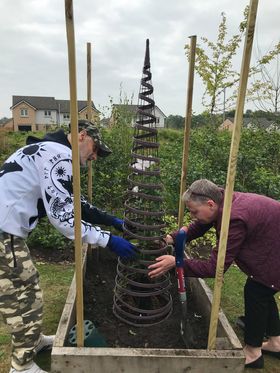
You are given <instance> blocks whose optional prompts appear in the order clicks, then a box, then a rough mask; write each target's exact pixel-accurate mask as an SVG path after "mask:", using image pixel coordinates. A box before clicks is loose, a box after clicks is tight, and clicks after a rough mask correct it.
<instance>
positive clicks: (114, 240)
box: [107, 234, 136, 258]
mask: <svg viewBox="0 0 280 373" xmlns="http://www.w3.org/2000/svg"><path fill="white" fill-rule="evenodd" d="M107 246H108V247H109V249H110V250H111V251H113V252H114V253H115V254H117V255H118V256H120V257H122V258H133V257H134V256H135V255H136V252H135V246H133V245H132V244H131V243H130V242H128V241H127V240H125V239H124V238H122V237H119V236H113V235H112V234H111V236H110V239H109V242H108V244H107Z"/></svg>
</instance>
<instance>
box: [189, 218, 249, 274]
mask: <svg viewBox="0 0 280 373" xmlns="http://www.w3.org/2000/svg"><path fill="white" fill-rule="evenodd" d="M245 239H246V225H245V224H244V222H243V221H242V220H238V219H235V220H231V221H230V225H229V235H228V241H227V249H226V257H225V266H224V272H226V271H227V269H228V268H229V267H230V265H231V264H232V262H233V261H234V260H235V258H236V257H237V256H238V253H239V251H240V249H241V247H242V243H243V242H244V240H245ZM217 257H218V245H217V247H216V248H215V249H213V250H212V253H211V256H210V258H209V259H208V260H200V259H185V260H184V265H185V266H184V269H185V275H186V276H188V277H201V278H204V277H215V274H216V265H217Z"/></svg>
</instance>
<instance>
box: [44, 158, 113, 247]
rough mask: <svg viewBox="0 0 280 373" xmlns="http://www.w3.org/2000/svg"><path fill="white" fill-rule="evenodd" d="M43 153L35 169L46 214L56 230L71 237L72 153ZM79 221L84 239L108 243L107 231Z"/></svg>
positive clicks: (72, 227) (72, 220)
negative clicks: (39, 163) (40, 162)
mask: <svg viewBox="0 0 280 373" xmlns="http://www.w3.org/2000/svg"><path fill="white" fill-rule="evenodd" d="M45 154H46V153H45ZM45 154H44V158H43V159H42V164H41V165H38V166H39V167H38V172H39V178H40V187H41V192H42V198H43V202H44V207H45V209H46V213H47V216H48V218H49V220H50V222H51V224H52V225H54V227H55V228H56V229H57V230H58V231H59V232H61V233H62V234H63V235H64V236H66V237H67V238H69V239H74V205H73V194H72V160H71V154H65V153H64V154H63V155H62V154H59V152H57V153H55V154H52V153H51V151H50V152H48V153H47V154H46V155H45ZM81 223H82V227H81V228H82V239H83V242H85V243H90V244H93V245H99V246H101V247H105V246H107V244H108V241H109V238H110V232H106V231H102V230H101V229H100V228H99V227H95V226H93V225H91V224H89V223H87V222H85V221H83V220H82V222H81Z"/></svg>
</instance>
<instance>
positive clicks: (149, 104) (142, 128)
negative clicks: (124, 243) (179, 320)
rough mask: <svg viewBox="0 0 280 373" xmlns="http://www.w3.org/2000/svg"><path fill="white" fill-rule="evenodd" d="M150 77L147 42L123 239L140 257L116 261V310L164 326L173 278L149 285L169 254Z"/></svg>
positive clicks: (130, 320)
mask: <svg viewBox="0 0 280 373" xmlns="http://www.w3.org/2000/svg"><path fill="white" fill-rule="evenodd" d="M151 77H152V74H151V71H150V53H149V40H147V41H146V53H145V60H144V67H143V75H142V79H141V85H140V92H139V100H138V111H137V120H136V123H135V126H134V137H133V146H132V152H131V157H132V159H131V164H130V170H131V173H130V175H129V177H128V183H129V187H128V190H127V199H126V201H125V214H124V222H125V223H124V237H125V238H127V239H129V240H130V241H131V242H132V243H134V244H135V245H136V246H137V247H138V249H139V254H138V257H137V259H136V260H133V261H132V260H131V261H128V260H125V259H121V258H119V259H118V265H117V276H116V285H115V295H114V306H113V312H114V314H115V315H116V316H117V317H118V318H119V319H120V320H122V321H124V322H125V323H127V324H130V325H133V326H139V327H140V326H151V325H154V324H157V323H160V322H162V321H163V320H165V319H166V318H168V316H169V315H170V314H171V312H172V298H171V295H170V293H169V287H170V279H169V274H165V275H163V276H161V277H158V278H157V279H155V280H151V279H150V278H149V277H148V269H147V267H148V266H149V265H150V264H151V263H154V261H155V258H156V257H158V256H160V255H164V254H166V253H167V251H168V248H167V246H166V244H165V242H164V240H163V237H164V231H163V229H164V227H165V224H164V221H163V216H164V211H163V197H162V189H163V188H162V184H161V182H160V159H159V156H158V149H159V143H158V139H157V133H158V131H157V128H156V117H155V113H154V111H155V103H154V100H153V86H152V82H151Z"/></svg>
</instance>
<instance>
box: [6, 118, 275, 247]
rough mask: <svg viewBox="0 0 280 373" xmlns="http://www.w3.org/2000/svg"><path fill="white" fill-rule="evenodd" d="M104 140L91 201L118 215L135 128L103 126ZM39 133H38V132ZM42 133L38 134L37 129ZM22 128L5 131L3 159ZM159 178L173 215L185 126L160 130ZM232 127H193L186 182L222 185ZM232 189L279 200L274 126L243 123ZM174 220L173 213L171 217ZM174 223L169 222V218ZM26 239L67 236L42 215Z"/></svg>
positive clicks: (20, 140) (53, 242)
mask: <svg viewBox="0 0 280 373" xmlns="http://www.w3.org/2000/svg"><path fill="white" fill-rule="evenodd" d="M102 132H103V137H104V139H105V141H106V143H108V144H109V146H110V147H111V148H112V150H113V153H112V155H110V156H109V157H108V158H103V159H102V158H101V159H99V160H98V162H96V163H94V166H93V167H94V170H93V203H94V204H95V205H96V206H98V207H100V208H102V209H105V210H107V211H108V212H112V213H114V214H116V215H118V216H119V217H122V214H123V204H124V200H125V192H126V189H127V187H128V182H127V177H128V175H129V173H130V170H129V167H128V166H129V162H130V152H131V142H132V133H133V130H132V129H131V128H130V127H129V126H128V125H127V123H123V122H122V121H121V120H120V121H118V122H117V123H116V124H115V125H114V126H113V127H112V128H111V129H102ZM37 135H38V136H39V135H40V134H37ZM41 135H42V134H41ZM25 138H26V134H24V133H19V132H18V133H10V134H8V135H6V140H5V143H6V146H5V147H4V148H2V147H1V153H0V161H1V163H2V162H3V161H4V159H6V157H7V156H8V155H9V154H11V153H12V152H13V151H15V150H16V149H17V148H18V147H19V146H22V145H24V143H25ZM159 142H160V158H161V178H162V183H163V185H164V192H163V193H164V199H165V208H166V212H167V215H171V216H172V215H173V216H175V217H176V216H177V208H178V204H179V190H180V176H181V159H182V144H183V131H176V130H171V129H162V130H160V131H159ZM230 142H231V133H229V132H228V131H217V130H216V129H215V128H213V127H212V126H203V127H201V128H196V129H193V130H192V131H191V140H190V155H189V163H188V170H187V174H188V176H187V182H188V184H191V183H192V182H193V181H194V180H196V179H199V178H208V179H210V180H212V181H213V182H215V183H217V184H218V185H221V186H224V185H225V180H226V173H227V163H228V155H229V149H230ZM82 172H83V174H82V182H81V185H82V193H83V194H84V195H86V194H87V190H86V178H87V176H86V173H85V171H82ZM235 190H239V191H244V192H254V193H259V194H264V195H267V196H269V197H272V198H275V199H278V200H280V133H279V132H277V131H273V132H267V131H265V130H261V129H259V130H251V129H243V132H242V138H241V144H240V151H239V156H238V167H237V175H236V182H235ZM173 220H175V219H173ZM171 225H172V224H171ZM29 244H30V245H33V246H36V245H40V246H46V247H49V246H52V247H57V248H61V249H62V248H65V247H67V245H69V244H70V242H69V240H67V239H65V238H64V237H63V236H61V235H60V234H59V233H58V232H57V231H56V230H55V229H54V228H53V227H51V226H50V224H49V223H48V222H47V220H43V221H42V222H41V223H40V224H39V225H38V227H37V228H36V229H35V230H34V231H33V233H32V234H31V235H30V237H29Z"/></svg>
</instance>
